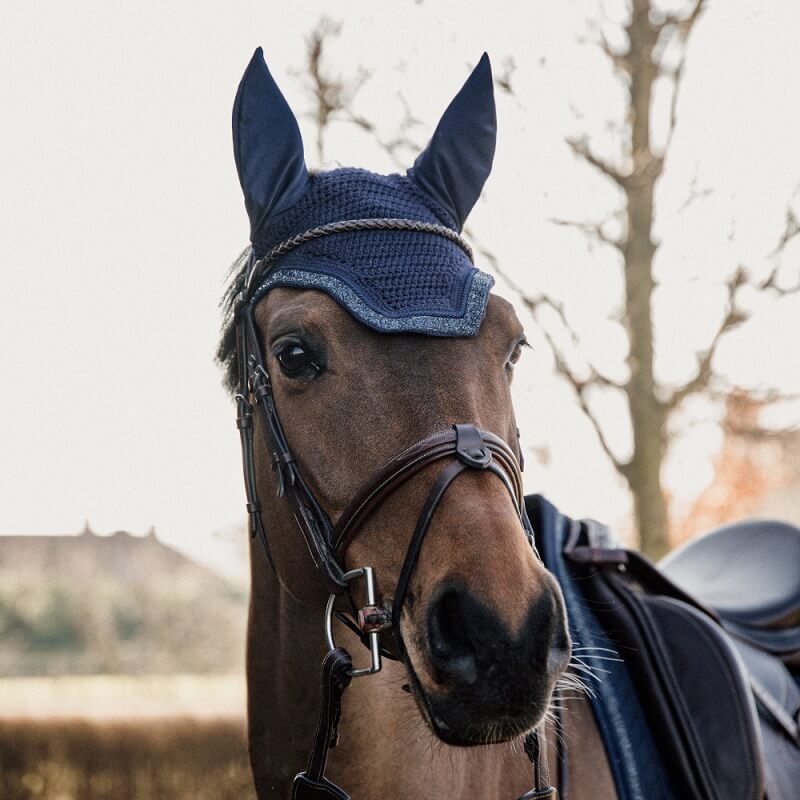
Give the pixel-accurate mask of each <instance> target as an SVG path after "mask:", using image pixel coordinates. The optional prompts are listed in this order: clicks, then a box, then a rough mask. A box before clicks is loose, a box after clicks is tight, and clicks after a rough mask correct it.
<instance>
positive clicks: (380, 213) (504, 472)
mask: <svg viewBox="0 0 800 800" xmlns="http://www.w3.org/2000/svg"><path fill="white" fill-rule="evenodd" d="M495 128H496V125H495V110H494V100H493V94H492V77H491V70H490V67H489V63H488V59H487V58H486V57H485V56H484V57H483V59H482V60H481V61H480V63H479V64H478V66H477V67H476V68H475V70H474V72H473V73H472V75H471V76H470V77H469V79H468V80H467V82H466V84H465V85H464V87H463V88H462V89H461V91H460V92H459V93H458V95H457V96H456V97H455V99H454V100H453V101H452V102H451V104H450V106H449V107H448V109H447V110H446V112H445V114H444V116H443V117H442V120H441V121H440V123H439V125H438V127H437V129H436V132H435V133H434V136H433V138H432V139H431V142H430V144H429V145H428V146H427V148H425V150H424V151H423V152H422V153H421V154H420V155H419V157H418V158H417V159H416V161H415V163H414V165H413V167H412V168H411V169H410V170H409V171H408V173H406V174H405V175H389V176H384V175H375V174H373V173H370V172H366V171H364V170H355V169H336V170H332V171H329V172H320V173H316V174H312V173H310V172H309V171H308V170H307V169H306V166H305V160H304V156H303V146H302V140H301V138H300V132H299V128H298V125H297V122H296V119H295V117H294V115H293V114H292V112H291V110H290V109H289V106H288V104H287V103H286V101H285V99H284V98H283V96H282V95H281V93H280V91H279V90H278V87H277V86H276V85H275V82H274V81H273V79H272V77H271V75H270V73H269V71H268V70H267V67H266V65H265V63H264V61H263V58H262V56H261V52H260V51H257V52H256V54H255V56H254V58H253V60H252V61H251V63H250V65H249V67H248V69H247V72H246V73H245V76H244V78H243V80H242V84H241V86H240V89H239V93H238V95H237V99H236V104H235V107H234V149H235V156H236V163H237V167H238V170H239V177H240V181H241V184H242V188H243V191H244V195H245V202H246V206H247V210H248V214H249V217H250V223H251V241H252V248H251V249H250V250H249V251H248V252H247V253H246V254H245V256H244V258H243V260H242V263H241V264H240V267H241V269H240V270H239V272H238V274H237V275H236V277H235V278H234V281H233V284H232V288H231V290H230V292H229V303H228V306H229V312H230V313H229V320H228V324H227V327H226V329H225V333H224V336H223V341H222V344H221V347H220V351H219V355H220V358H221V360H222V361H223V363H224V364H225V365H226V367H227V375H228V382H229V384H230V386H231V387H232V388H233V390H234V391H235V392H238V393H239V394H240V395H242V396H241V397H240V401H244V402H245V403H246V401H245V398H244V395H248V396H249V397H250V398H251V399H252V394H253V392H254V391H255V393H256V394H258V393H259V391H260V392H261V393H262V395H263V394H264V393H266V392H267V391H268V392H269V400H268V402H269V403H271V406H269V407H268V408H267V411H266V412H265V415H264V416H261V417H260V416H258V415H257V414H256V415H255V416H254V417H253V420H252V424H253V425H254V427H255V432H254V436H253V439H252V447H253V457H252V468H253V486H254V489H255V491H254V493H253V497H252V498H251V500H252V501H253V502H252V503H251V506H252V508H251V521H255V522H254V523H253V524H258V525H260V524H261V519H263V523H264V528H265V537H266V540H267V541H268V546H269V550H270V557H271V559H272V561H273V564H274V569H275V573H276V575H277V577H278V580H279V581H280V583H281V585H282V587H283V589H284V590H285V591H287V592H288V593H289V594H291V595H292V596H293V598H295V599H296V600H297V601H299V602H301V603H303V604H306V605H307V606H309V608H310V609H321V608H323V607H324V605H325V601H326V599H327V597H328V594H329V592H330V591H331V590H332V588H331V585H330V583H331V580H333V582H334V584H335V582H336V580H337V573H336V571H335V569H334V570H333V572H332V575H333V577H332V578H331V574H328V580H327V582H326V581H325V580H322V579H321V577H320V571H321V570H320V565H321V562H325V563H328V562H326V559H327V558H328V555H329V553H328V552H327V551H325V552H322V551H323V550H325V548H328V549H330V550H331V551H336V542H332V541H330V540H329V539H330V531H329V532H328V533H327V534H325V531H323V532H322V534H323V535H321V536H320V537H319V539H315V538H314V535H312V536H311V538H310V539H309V538H308V536H305V537H304V535H303V529H304V526H307V527H313V524H314V519H313V518H314V517H315V515H318V516H319V519H321V520H325V521H326V522H324V524H322V527H325V525H327V521H330V526H331V530H333V531H335V529H336V528H337V525H338V524H339V523H340V522H341V520H342V518H343V516H347V515H351V514H352V512H353V508H352V506H353V498H354V497H359V496H363V489H364V487H365V486H366V487H372V488H374V489H376V491H377V494H376V495H375V496H374V497H373V500H374V502H371V504H370V505H369V509H368V511H369V513H366V514H362V515H361V516H358V517H357V519H358V525H357V529H356V530H354V531H352V532H351V535H350V536H349V537H348V538H347V542H346V546H345V547H344V549H342V550H340V551H338V552H337V553H336V555H337V558H338V559H339V561H341V565H340V566H341V570H342V572H344V571H346V570H352V569H355V568H359V567H363V566H366V565H369V566H370V567H372V568H373V569H374V573H375V576H376V581H377V594H378V597H379V598H380V600H379V602H378V605H379V606H381V607H383V608H384V609H388V608H390V607H391V606H392V605H393V604H394V606H395V609H394V611H395V613H394V618H393V619H392V626H393V628H394V634H395V638H394V640H393V641H392V640H391V639H389V638H388V637H387V636H386V635H384V639H383V643H384V646H385V647H386V648H387V650H388V651H389V652H390V653H393V654H394V655H395V656H397V657H401V658H402V660H403V662H404V664H405V667H406V671H407V675H408V686H409V688H410V691H411V692H412V693H413V695H414V697H415V699H416V701H417V705H418V708H419V710H420V712H421V714H422V716H423V718H424V719H425V721H426V722H427V724H428V725H429V726H430V728H431V729H432V730H433V732H434V733H435V735H436V736H438V737H439V738H440V739H442V740H444V741H446V742H448V743H451V744H458V745H472V744H483V743H489V742H499V741H505V740H508V739H511V738H513V737H516V736H519V735H520V734H521V733H524V732H526V731H528V730H530V729H531V728H533V727H534V726H535V725H537V724H538V723H539V722H540V720H541V719H542V717H543V715H544V714H545V712H546V709H547V706H548V704H549V701H550V697H551V692H552V690H553V687H554V685H555V682H556V680H557V679H558V677H559V676H560V674H561V673H562V672H563V670H564V669H565V667H566V665H567V662H568V661H569V656H570V648H571V645H570V640H569V635H568V633H567V628H566V621H565V613H564V605H563V600H562V598H561V594H560V590H559V588H558V586H557V584H556V582H555V580H554V579H553V577H552V576H551V575H550V574H549V573H548V572H547V570H546V569H545V568H544V566H543V565H542V563H541V561H540V559H539V558H538V556H537V554H536V552H535V549H534V548H533V547H532V546H531V541H530V536H529V531H527V530H526V517H525V513H524V507H522V508H521V507H520V500H521V498H520V496H519V495H520V494H521V492H518V491H515V489H514V486H513V484H514V480H515V478H516V477H518V472H519V467H518V462H520V461H521V451H520V446H519V442H518V435H517V425H516V421H515V416H514V409H513V406H512V398H511V384H512V380H513V374H514V365H515V363H516V362H517V359H518V358H519V357H520V354H521V351H522V349H523V348H524V346H525V335H524V331H523V327H522V325H521V323H520V321H519V319H518V318H517V316H516V314H515V313H514V310H513V308H512V306H511V305H510V304H509V303H507V302H506V301H505V300H503V299H501V298H499V297H497V296H494V295H490V293H489V289H490V286H491V278H490V277H489V276H488V275H486V274H484V273H482V272H479V271H478V270H476V269H475V268H474V267H473V266H472V264H471V263H470V260H469V258H468V257H467V254H466V252H465V249H466V247H465V245H464V243H463V241H462V240H461V239H460V237H459V235H458V234H459V232H460V230H461V228H462V226H463V223H464V220H465V218H466V216H467V214H468V213H469V211H470V209H471V208H472V206H473V205H474V203H475V202H476V200H477V198H478V196H479V194H480V192H481V189H482V187H483V183H484V181H485V180H486V177H487V176H488V174H489V171H490V169H491V163H492V158H493V155H494V144H495ZM364 219H367V220H370V219H371V220H376V219H377V220H384V221H386V220H395V221H396V220H398V219H400V220H401V221H403V220H405V221H406V223H407V224H406V225H405V227H404V226H402V225H401V226H399V227H398V228H397V229H391V228H389V227H381V226H380V225H378V226H377V227H376V228H374V229H370V228H369V226H367V227H366V228H365V229H363V230H362V229H359V228H358V227H357V226H349V227H348V225H344V226H342V223H346V222H348V221H352V220H364ZM409 220H410V222H409ZM412 223H418V228H419V229H415V228H414V225H413V224H412ZM336 225H339V226H340V227H339V228H336V227H335V226H336ZM331 226H334V227H333V228H332V227H331ZM320 229H324V231H325V232H324V233H321V234H318V235H317V236H316V237H315V236H313V235H309V236H308V237H306V238H303V237H304V236H305V234H306V233H308V232H309V231H311V232H312V233H313V232H314V231H319V230H320ZM448 231H449V232H450V234H448ZM287 242H289V244H288V245H287V244H286V243H287ZM276 251H277V252H276ZM245 311H247V313H249V315H250V316H249V319H250V321H251V334H252V336H253V342H252V343H251V347H250V355H251V356H252V350H253V348H255V349H256V350H257V351H258V352H259V357H260V360H261V362H262V365H263V372H264V375H263V376H261V380H262V381H263V382H262V383H261V384H259V383H258V380H255V383H254V379H258V376H257V375H254V374H253V373H252V368H253V363H254V360H253V359H252V358H251V359H250V361H249V362H248V361H247V360H246V359H244V358H242V356H243V352H242V348H243V347H244V346H245V345H244V344H243V337H244V338H245V339H246V336H247V333H246V332H245V333H244V334H242V333H241V331H242V328H243V323H242V321H241V316H242V314H243V313H245ZM237 332H238V336H239V339H238V343H237ZM246 373H249V374H246ZM248 378H249V381H248ZM265 386H266V387H267V388H264V387H265ZM259 387H261V388H259ZM253 402H254V403H256V402H257V398H256V400H253ZM270 409H272V411H270ZM273 412H274V417H275V420H279V426H280V431H279V432H278V433H277V434H276V432H275V430H274V429H272V428H271V427H270V425H272V426H273V428H274V425H275V422H274V421H272V417H270V416H269V415H270V414H271V413H273ZM246 413H247V412H246V411H245V416H246ZM463 423H469V426H468V428H467V433H465V434H464V436H468V435H469V436H472V435H474V432H475V431H477V432H478V435H479V441H478V443H477V448H478V451H479V452H480V453H483V455H484V456H485V455H486V452H485V451H484V450H482V449H481V448H483V447H484V445H486V443H487V442H488V441H489V438H488V436H489V435H488V434H487V435H486V436H487V438H486V439H483V438H480V437H481V436H483V434H482V433H481V432H491V434H492V435H493V438H492V441H494V442H495V444H494V445H492V447H493V448H494V452H495V456H496V457H495V462H497V461H499V462H501V466H503V465H505V466H503V469H484V468H464V469H463V471H461V473H460V474H459V475H458V477H457V479H453V480H452V481H451V482H449V483H448V484H447V486H446V487H445V488H446V491H444V490H443V493H442V494H441V497H439V498H438V501H437V502H436V503H434V504H433V506H431V507H430V508H429V512H430V513H429V519H428V520H427V524H426V528H425V530H424V531H423V534H424V539H421V540H420V542H419V552H418V553H417V554H416V556H415V558H414V559H413V563H411V564H410V566H408V567H406V571H407V573H408V574H407V575H406V578H407V585H406V587H405V590H404V592H403V595H402V597H401V598H400V602H399V607H398V602H397V587H398V584H399V583H400V581H401V578H402V573H403V571H404V565H407V564H408V557H407V554H408V551H409V547H410V545H411V543H412V538H413V536H414V532H415V529H417V528H419V526H420V519H421V515H422V514H423V511H424V509H425V506H426V503H430V500H431V496H432V495H431V491H432V487H433V486H435V484H436V482H437V480H439V479H440V477H441V476H442V475H443V473H444V472H445V471H446V470H447V469H448V468H449V465H450V464H453V463H455V462H456V461H457V458H458V457H459V456H457V454H456V453H455V452H450V451H448V455H447V457H444V458H436V459H431V460H430V461H423V462H422V465H421V467H420V468H419V469H416V470H415V471H409V475H408V478H407V479H404V480H402V481H395V482H394V483H392V482H390V481H387V483H386V486H385V487H383V488H385V489H386V491H383V489H382V487H381V486H380V485H379V486H377V487H376V486H375V476H376V475H381V474H382V472H381V470H382V468H384V467H385V465H386V464H387V463H390V464H391V463H392V462H393V459H396V458H397V454H398V453H401V454H402V453H403V452H404V451H407V449H408V448H411V449H412V450H413V448H414V447H415V446H416V445H417V443H423V451H424V443H425V442H430V441H431V440H430V439H429V438H428V437H431V436H432V435H434V436H435V435H437V434H438V433H439V432H442V431H444V432H448V431H450V432H451V434H449V435H450V437H451V439H452V438H453V437H454V436H455V434H452V430H453V426H455V425H459V424H463ZM249 424H251V423H250V422H249V421H248V420H247V419H246V420H245V422H244V423H243V425H244V427H247V425H249ZM471 426H474V427H471ZM462 432H463V431H462ZM459 435H461V434H459ZM276 437H277V439H278V440H279V441H277V443H276ZM444 438H445V439H446V438H447V436H445V437H444ZM500 440H502V441H500ZM436 441H438V440H436ZM448 441H450V440H449V439H448ZM448 446H450V445H448ZM452 446H453V447H456V445H452ZM486 446H487V447H488V445H486ZM282 449H285V450H286V452H285V453H282V452H281V450H282ZM462 455H463V454H462ZM481 458H483V456H481ZM406 460H408V459H406ZM412 460H413V459H412ZM467 460H469V456H468V457H467ZM489 461H491V458H490V457H489V456H487V457H486V462H487V463H488V462H489ZM467 466H471V467H476V464H472V465H467ZM477 466H478V467H481V466H486V463H481V464H478V465H477ZM300 480H302V485H301V489H302V492H301V495H300V496H301V500H299V501H297V502H296V503H292V502H288V498H289V497H291V496H293V495H292V492H293V491H294V492H297V491H300V490H299V489H298V488H297V486H298V484H297V483H294V482H295V481H300ZM286 482H289V483H291V485H288V484H287V483H286ZM284 484H285V485H284ZM280 494H283V495H284V496H282V497H281V496H278V495H280ZM256 495H257V497H256ZM295 496H296V495H295ZM312 499H313V500H312ZM259 502H260V504H261V505H260V510H258V509H257V508H256V506H257V503H259ZM314 505H317V506H318V509H317V510H315V509H314V508H313V506H314ZM253 509H256V510H255V511H254V510H253ZM356 511H358V509H356ZM306 512H308V514H309V516H310V517H311V518H312V519H311V521H310V522H309V520H306V519H303V517H304V515H305V514H306ZM259 515H260V517H259ZM318 527H319V526H318ZM326 535H327V537H328V540H326ZM337 563H338V562H337ZM328 573H331V569H330V568H329V569H328ZM254 575H257V576H258V579H267V578H266V577H265V576H266V575H267V573H266V572H264V571H260V572H259V571H254ZM336 588H337V587H336V586H335V585H334V587H333V590H334V591H336ZM341 588H342V587H341V586H340V587H339V589H341ZM347 588H348V589H353V591H354V592H355V591H358V590H357V589H356V588H355V587H352V586H348V587H347ZM342 594H343V595H346V592H343V593H342ZM309 613H316V612H315V611H311V610H310V612H309ZM281 635H284V634H281ZM290 635H291V634H290Z"/></svg>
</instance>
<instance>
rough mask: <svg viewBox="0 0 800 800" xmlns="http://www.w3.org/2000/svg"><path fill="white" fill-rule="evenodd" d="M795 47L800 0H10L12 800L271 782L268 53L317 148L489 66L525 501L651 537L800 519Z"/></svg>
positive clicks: (398, 127)
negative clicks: (251, 144)
mask: <svg viewBox="0 0 800 800" xmlns="http://www.w3.org/2000/svg"><path fill="white" fill-rule="evenodd" d="M798 40H800V15H799V14H798V13H797V6H796V4H795V3H793V2H791V0H780V1H778V0H775V1H774V2H772V3H769V4H765V3H759V2H756V1H755V0H726V2H724V3H723V2H713V0H706V1H705V2H703V1H702V0H701V2H697V0H684V1H682V2H679V1H678V0H675V2H671V1H668V0H627V1H626V0H606V2H602V0H573V1H572V2H560V3H556V2H545V0H539V1H538V2H530V0H525V1H524V2H523V1H522V0H519V1H518V2H508V3H504V4H502V6H501V7H499V8H498V7H495V8H493V9H492V10H489V7H488V6H487V5H486V4H485V3H479V2H475V1H474V0H462V1H461V2H458V3H456V2H449V1H444V0H441V1H439V2H433V1H432V0H418V1H417V2H411V1H410V0H407V1H405V2H395V3H391V4H387V3H373V2H367V1H366V0H352V1H351V2H348V3H346V4H345V3H323V2H294V3H291V4H278V3H275V2H259V3H255V2H249V3H248V2H241V3H236V4H230V3H225V4H223V3H206V2H194V3H186V2H182V1H180V2H179V1H178V0H176V2H172V3H169V4H163V3H153V2H140V3H137V4H135V5H130V4H122V3H114V2H104V3H99V2H89V1H88V0H87V2H82V3H77V4H61V3H46V4H39V5H37V6H36V7H35V8H34V7H33V6H31V5H30V4H25V3H17V2H10V3H5V4H4V5H3V9H2V12H0V87H1V88H0V93H1V94H0V98H1V101H2V105H1V106H0V107H1V108H2V113H3V125H2V126H0V181H1V182H2V186H3V187H4V190H5V191H4V192H3V197H2V213H1V214H0V256H1V258H2V261H1V262H0V263H2V272H3V284H4V289H3V291H2V292H0V342H2V363H3V375H2V380H1V381H0V403H1V405H0V534H4V535H2V536H0V796H2V797H3V798H13V799H14V800H16V799H17V798H46V799H47V800H54V799H55V798H58V799H59V800H72V798H90V799H91V800H99V799H100V798H135V800H145V799H147V798H156V797H158V798H189V797H191V798H195V799H197V800H203V799H204V798H229V797H230V798H234V797H235V798H237V799H241V798H247V797H249V796H252V795H251V789H250V783H249V775H248V767H247V762H246V745H245V734H244V718H243V713H244V711H243V709H244V696H245V695H244V692H245V689H244V680H243V655H244V628H245V621H246V614H247V593H248V570H247V535H246V532H245V525H244V495H243V489H242V485H241V467H240V461H239V451H238V437H237V435H236V432H235V427H234V409H233V406H232V404H231V401H230V399H229V398H228V397H227V396H226V394H225V392H224V391H223V389H222V387H221V380H220V373H219V370H218V369H217V367H216V366H215V364H214V362H213V353H214V350H215V347H216V340H217V336H218V332H219V313H218V307H217V304H218V300H219V297H220V296H221V294H222V291H223V288H224V284H225V276H226V273H227V269H228V267H229V265H230V264H231V263H232V262H233V260H234V258H235V257H236V256H237V254H238V253H239V252H240V251H241V249H242V248H243V247H244V245H245V244H246V243H247V232H248V226H247V219H246V215H245V213H244V208H243V202H242V199H241V194H240V191H239V186H238V182H237V179H236V173H235V169H234V165H233V157H232V148H231V141H230V109H231V106H232V102H233V96H234V93H235V91H236V86H237V84H238V81H239V78H240V76H241V73H242V72H243V70H244V67H245V65H246V64H247V61H248V60H249V58H250V56H251V55H252V51H253V50H254V49H255V47H256V46H258V45H262V46H263V47H264V53H265V56H266V58H267V61H268V63H269V65H270V69H271V70H272V72H273V74H274V75H275V77H276V79H277V80H278V83H279V84H280V85H281V87H282V89H283V91H284V93H285V94H286V96H287V98H288V100H289V102H290V104H291V105H292V107H293V108H294V109H295V112H296V113H297V115H298V117H299V119H300V124H301V128H302V132H303V137H304V140H305V145H306V158H307V161H308V163H309V165H310V166H312V167H315V168H330V167H334V166H338V165H356V166H363V167H366V168H369V169H372V170H375V171H379V172H390V171H398V170H405V169H406V168H407V167H408V166H409V165H410V164H411V163H412V162H413V159H414V157H415V156H416V153H417V152H418V151H419V149H420V148H421V147H422V146H424V144H425V143H426V141H427V139H428V137H429V136H430V134H431V132H432V131H433V128H434V126H435V124H436V122H437V121H438V118H439V116H440V114H441V113H442V111H443V110H444V108H445V106H446V105H447V103H448V102H449V100H450V99H451V98H452V96H453V94H454V93H455V92H456V91H457V89H458V88H459V87H460V85H461V83H462V82H463V80H464V79H465V78H466V76H467V74H468V72H469V70H470V68H471V67H472V66H474V64H475V63H476V62H477V60H478V58H479V57H480V54H481V53H482V52H483V51H484V50H486V51H488V52H489V54H490V56H491V58H492V62H493V67H494V72H495V84H496V85H495V91H496V97H497V104H498V128H499V132H498V149H497V157H496V161H495V167H494V171H493V174H492V177H491V178H490V180H489V182H488V184H487V187H486V190H485V193H484V196H483V198H482V199H481V201H480V202H479V204H478V206H477V207H476V209H475V211H474V212H473V214H472V216H471V218H470V221H469V227H468V231H467V234H468V236H469V237H470V239H471V240H472V242H473V244H474V245H475V247H476V250H477V252H478V254H479V255H478V258H477V262H478V265H479V266H481V267H482V268H483V269H485V270H487V271H489V272H491V273H492V274H494V276H495V279H496V291H497V292H498V293H500V294H502V295H504V296H505V297H507V298H508V299H509V300H511V301H512V302H513V303H514V304H515V305H516V308H517V310H518V313H519V315H520V318H521V319H522V320H523V322H524V324H525V326H526V329H527V333H528V338H529V339H530V341H531V343H532V345H533V349H532V350H531V351H530V352H528V353H526V354H525V356H524V358H523V360H522V362H521V363H520V365H519V366H518V369H517V373H516V377H515V383H514V394H515V402H516V408H517V413H518V418H519V422H520V427H521V429H522V435H523V442H524V443H525V449H526V456H527V469H526V488H527V490H528V491H537V492H541V493H543V494H545V495H547V496H548V497H549V498H550V499H551V500H552V501H554V502H555V503H557V504H558V505H559V506H560V507H561V508H562V509H563V510H564V511H565V512H566V513H567V514H569V515H571V516H576V517H577V516H592V517H595V518H597V519H600V520H602V521H604V522H606V523H608V524H610V525H611V526H612V527H613V528H614V529H615V530H616V531H617V532H618V534H619V535H620V536H621V537H623V538H624V539H625V540H626V541H628V542H629V543H631V544H635V545H638V546H641V547H642V549H643V550H644V551H645V552H646V553H648V554H649V555H650V556H652V557H654V558H657V557H659V556H660V555H662V554H663V553H664V552H666V551H667V550H669V549H670V548H671V547H674V546H676V545H679V544H680V543H681V542H683V541H685V540H687V539H688V538H690V537H692V536H695V535H697V534H699V533H702V532H703V531H706V530H708V529H710V528H712V527H714V526H716V525H719V524H723V523H725V522H727V521H731V520H735V519H740V518H742V517H744V516H771V517H780V518H783V519H788V520H790V521H793V522H795V523H800V368H799V367H798V360H797V355H796V351H797V347H798V342H800V336H798V332H799V328H800V326H799V325H798V319H799V318H800V269H799V268H798V264H799V263H800V236H798V233H800V223H799V222H798V217H799V216H800V159H798V158H797V154H796V143H797V131H798V130H800V102H798V82H799V79H800V55H798V51H797V47H796V43H797V41H798Z"/></svg>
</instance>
